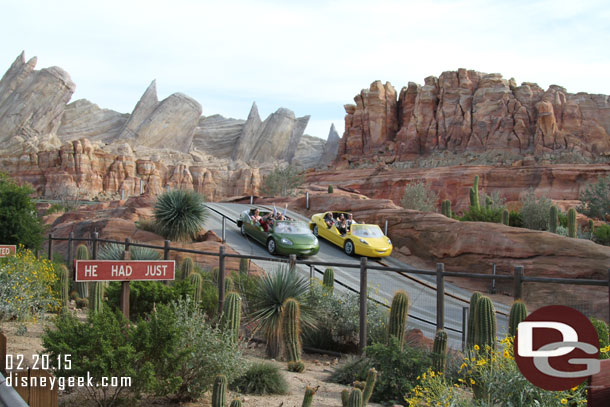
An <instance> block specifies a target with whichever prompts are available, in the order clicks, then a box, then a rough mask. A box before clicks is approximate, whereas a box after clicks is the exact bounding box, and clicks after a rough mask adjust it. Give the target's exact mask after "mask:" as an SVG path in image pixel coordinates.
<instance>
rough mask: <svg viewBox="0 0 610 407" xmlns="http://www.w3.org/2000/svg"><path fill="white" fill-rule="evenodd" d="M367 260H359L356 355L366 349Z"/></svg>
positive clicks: (364, 258)
mask: <svg viewBox="0 0 610 407" xmlns="http://www.w3.org/2000/svg"><path fill="white" fill-rule="evenodd" d="M366 263H367V258H366V257H361V258H360V342H359V343H358V353H359V354H361V355H362V354H363V353H364V348H366V341H367V338H366V316H367V309H366V307H367V300H368V282H367V270H366Z"/></svg>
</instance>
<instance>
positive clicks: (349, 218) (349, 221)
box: [345, 213, 358, 230]
mask: <svg viewBox="0 0 610 407" xmlns="http://www.w3.org/2000/svg"><path fill="white" fill-rule="evenodd" d="M345 223H347V230H351V229H352V224H354V223H358V222H356V221H355V220H354V215H352V214H351V213H348V214H347V220H346V221H345Z"/></svg>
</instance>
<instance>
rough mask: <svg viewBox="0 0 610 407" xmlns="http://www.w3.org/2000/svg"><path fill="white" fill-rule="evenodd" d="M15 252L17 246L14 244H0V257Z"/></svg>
mask: <svg viewBox="0 0 610 407" xmlns="http://www.w3.org/2000/svg"><path fill="white" fill-rule="evenodd" d="M15 253H17V246H16V245H14V244H4V245H0V257H6V256H10V255H11V254H15Z"/></svg>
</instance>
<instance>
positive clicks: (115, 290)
mask: <svg viewBox="0 0 610 407" xmlns="http://www.w3.org/2000/svg"><path fill="white" fill-rule="evenodd" d="M129 290H130V292H129V316H130V318H132V319H135V318H137V317H142V316H144V315H145V314H148V313H149V312H151V311H152V310H153V306H154V305H155V304H156V305H157V306H159V305H161V304H169V303H171V302H174V301H178V300H180V299H182V298H185V297H187V296H191V297H192V295H193V287H192V285H191V284H189V283H188V281H176V282H175V283H174V284H171V285H165V284H164V283H163V282H161V281H132V282H131V283H130V284H129ZM106 295H107V296H108V303H109V304H110V305H111V306H112V307H114V308H119V306H120V299H121V283H120V282H116V281H114V282H111V283H110V284H109V286H108V287H107V288H106Z"/></svg>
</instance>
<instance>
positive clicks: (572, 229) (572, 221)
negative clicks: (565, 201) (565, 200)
mask: <svg viewBox="0 0 610 407" xmlns="http://www.w3.org/2000/svg"><path fill="white" fill-rule="evenodd" d="M577 232H578V224H577V223H576V209H574V208H570V209H568V236H569V237H573V238H576V237H577Z"/></svg>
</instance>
